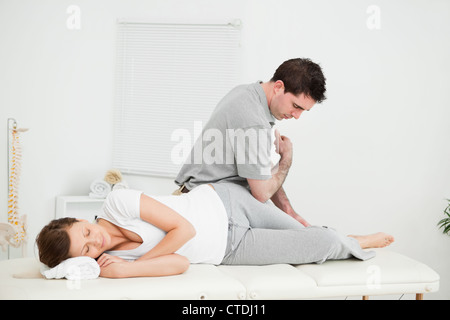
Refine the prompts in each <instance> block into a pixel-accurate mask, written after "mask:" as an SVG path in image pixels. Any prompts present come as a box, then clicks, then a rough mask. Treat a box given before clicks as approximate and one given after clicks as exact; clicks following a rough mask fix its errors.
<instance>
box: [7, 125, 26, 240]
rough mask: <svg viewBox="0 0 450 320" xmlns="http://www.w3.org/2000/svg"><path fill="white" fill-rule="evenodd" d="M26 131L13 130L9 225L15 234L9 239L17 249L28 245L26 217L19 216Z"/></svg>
mask: <svg viewBox="0 0 450 320" xmlns="http://www.w3.org/2000/svg"><path fill="white" fill-rule="evenodd" d="M23 131H26V129H12V130H11V132H12V143H11V150H10V152H11V167H10V170H9V184H8V186H9V188H8V223H9V224H11V225H12V226H13V228H14V231H15V234H14V236H13V237H12V238H10V239H9V244H10V245H11V246H13V247H15V248H18V247H20V246H21V245H22V244H24V243H26V240H27V235H26V215H19V206H18V202H19V181H20V171H21V160H22V149H21V146H20V141H19V134H20V132H23Z"/></svg>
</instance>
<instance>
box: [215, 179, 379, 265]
mask: <svg viewBox="0 0 450 320" xmlns="http://www.w3.org/2000/svg"><path fill="white" fill-rule="evenodd" d="M213 187H214V189H215V190H216V192H217V194H218V195H219V197H220V198H221V200H222V202H223V204H224V206H225V209H226V211H227V214H228V219H229V224H228V245H227V249H226V253H225V257H224V259H223V261H222V264H246V265H264V264H275V263H289V264H304V263H312V262H315V263H322V262H324V261H326V260H337V259H348V258H350V257H355V258H358V259H361V260H367V259H370V258H373V257H374V256H375V252H374V251H364V250H362V249H361V247H360V246H359V243H358V241H357V240H356V239H354V238H350V237H345V236H342V235H340V234H339V233H337V232H336V231H335V230H333V229H330V228H327V227H318V226H313V227H308V228H305V227H304V226H303V225H302V224H301V223H299V222H298V221H297V220H295V219H293V218H292V217H290V216H289V215H287V214H286V213H284V212H283V211H281V210H280V209H278V208H277V207H276V206H275V205H273V204H272V203H270V202H268V203H261V202H259V201H258V200H256V199H255V198H254V197H253V196H252V194H251V193H250V191H249V190H248V189H247V188H245V187H243V186H241V185H238V184H234V183H215V184H213Z"/></svg>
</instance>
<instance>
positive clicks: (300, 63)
mask: <svg viewBox="0 0 450 320" xmlns="http://www.w3.org/2000/svg"><path fill="white" fill-rule="evenodd" d="M278 80H281V81H283V83H284V87H285V90H284V92H285V93H288V92H290V93H292V94H294V95H296V96H297V95H299V94H301V93H304V94H305V95H306V96H309V97H311V98H312V99H313V100H314V101H316V103H321V102H322V101H324V100H325V99H326V97H325V91H326V88H325V85H326V83H325V82H326V78H325V76H324V75H323V73H322V69H321V68H320V66H319V65H318V64H317V63H314V62H312V61H311V60H310V59H306V58H297V59H290V60H287V61H285V62H283V63H282V64H281V65H280V66H279V67H278V69H277V70H276V71H275V74H274V75H273V77H272V79H270V81H272V82H275V81H278Z"/></svg>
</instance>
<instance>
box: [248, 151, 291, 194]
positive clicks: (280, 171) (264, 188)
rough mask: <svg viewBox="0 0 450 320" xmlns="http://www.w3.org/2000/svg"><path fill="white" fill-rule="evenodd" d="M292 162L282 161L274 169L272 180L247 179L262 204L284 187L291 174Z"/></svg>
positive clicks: (252, 191)
mask: <svg viewBox="0 0 450 320" xmlns="http://www.w3.org/2000/svg"><path fill="white" fill-rule="evenodd" d="M290 164H291V160H289V159H281V160H280V162H279V163H278V165H277V166H275V167H274V168H273V169H272V178H270V179H268V180H253V179H247V180H248V183H249V185H250V190H251V193H252V195H253V196H254V197H255V198H256V199H257V200H258V201H260V202H263V203H264V202H266V201H267V200H269V199H271V198H272V197H273V195H274V194H276V193H277V192H278V190H279V189H280V188H281V186H282V185H283V183H284V181H285V180H286V176H287V174H288V172H289V168H290Z"/></svg>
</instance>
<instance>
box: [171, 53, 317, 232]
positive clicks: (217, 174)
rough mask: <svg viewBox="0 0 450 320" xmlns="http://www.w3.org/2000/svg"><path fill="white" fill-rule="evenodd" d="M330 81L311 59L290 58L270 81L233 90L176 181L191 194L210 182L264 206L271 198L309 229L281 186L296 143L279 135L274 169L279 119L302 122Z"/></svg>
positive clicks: (204, 130) (205, 129) (215, 114)
mask: <svg viewBox="0 0 450 320" xmlns="http://www.w3.org/2000/svg"><path fill="white" fill-rule="evenodd" d="M324 93H325V77H324V76H323V73H322V70H321V68H320V66H318V65H317V64H315V63H314V62H312V61H311V60H309V59H291V60H288V61H285V62H284V63H283V64H281V65H280V67H278V69H277V70H276V72H275V74H274V76H273V77H272V79H271V80H270V81H269V82H265V83H262V82H256V83H253V84H249V85H241V86H238V87H236V88H234V89H232V90H231V91H230V92H229V93H228V94H227V95H226V96H225V97H224V98H223V99H222V100H221V101H220V102H219V104H218V105H217V107H216V109H215V110H214V111H213V113H212V115H211V117H210V119H209V121H208V122H207V123H206V125H205V126H204V128H203V131H202V134H201V135H200V137H199V138H198V139H197V141H196V143H195V145H194V147H193V148H192V150H191V153H190V155H189V156H188V158H187V159H186V162H185V163H184V165H183V167H182V168H181V170H180V172H179V174H178V176H177V177H176V179H175V183H176V184H177V185H179V186H180V191H181V192H188V191H189V190H191V189H193V188H194V187H196V186H198V185H200V184H205V183H217V182H221V181H227V182H233V183H239V184H242V185H245V186H248V187H249V188H250V191H251V193H252V195H253V196H254V197H255V198H256V199H257V200H259V201H261V202H266V201H268V200H269V199H271V200H272V201H273V203H274V204H275V205H276V206H277V207H279V208H280V209H281V210H283V211H285V212H286V213H288V214H289V215H291V216H293V217H294V218H295V219H297V220H298V221H299V222H301V223H302V224H303V225H305V226H309V223H308V222H306V221H305V220H304V219H303V218H302V217H300V216H299V215H298V214H297V213H296V212H295V211H294V209H293V208H292V206H291V205H290V202H289V200H288V198H287V196H286V193H285V192H284V190H283V187H282V184H283V182H284V180H285V178H286V176H287V173H288V171H289V168H290V166H291V164H292V144H291V142H290V140H289V139H288V138H287V137H285V136H280V135H279V134H278V133H277V132H276V133H275V138H276V141H275V142H276V147H277V152H278V153H279V154H280V161H279V163H278V164H277V165H276V166H275V167H272V163H271V155H270V150H271V147H272V139H271V137H272V127H273V125H274V123H275V119H277V120H283V119H291V118H295V119H298V118H299V117H300V115H301V113H302V112H303V111H309V110H310V109H311V108H312V107H313V106H314V104H315V103H320V102H321V101H323V100H324V99H325V96H324Z"/></svg>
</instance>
